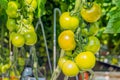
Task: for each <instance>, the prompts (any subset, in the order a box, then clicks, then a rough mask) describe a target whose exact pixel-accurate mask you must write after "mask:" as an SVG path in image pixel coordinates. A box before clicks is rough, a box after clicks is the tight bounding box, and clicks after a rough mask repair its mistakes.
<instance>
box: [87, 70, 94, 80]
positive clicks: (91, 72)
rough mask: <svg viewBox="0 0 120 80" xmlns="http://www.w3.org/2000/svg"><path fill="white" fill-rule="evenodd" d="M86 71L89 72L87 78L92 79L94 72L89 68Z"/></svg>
mask: <svg viewBox="0 0 120 80" xmlns="http://www.w3.org/2000/svg"><path fill="white" fill-rule="evenodd" d="M88 72H89V73H90V78H89V80H92V79H93V76H94V72H93V70H89V71H88Z"/></svg>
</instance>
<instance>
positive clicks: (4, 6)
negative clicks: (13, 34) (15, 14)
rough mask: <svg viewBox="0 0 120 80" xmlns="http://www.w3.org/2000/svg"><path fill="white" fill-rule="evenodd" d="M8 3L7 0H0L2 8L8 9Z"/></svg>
mask: <svg viewBox="0 0 120 80" xmlns="http://www.w3.org/2000/svg"><path fill="white" fill-rule="evenodd" d="M7 3H8V1H7V0H0V6H1V8H3V9H6V8H7Z"/></svg>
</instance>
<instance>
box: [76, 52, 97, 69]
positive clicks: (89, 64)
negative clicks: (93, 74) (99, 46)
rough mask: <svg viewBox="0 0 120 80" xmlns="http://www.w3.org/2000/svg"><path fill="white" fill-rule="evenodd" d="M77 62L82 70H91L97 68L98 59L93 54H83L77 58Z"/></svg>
mask: <svg viewBox="0 0 120 80" xmlns="http://www.w3.org/2000/svg"><path fill="white" fill-rule="evenodd" d="M75 62H76V64H77V65H78V67H79V68H80V69H81V70H90V69H92V68H93V67H94V66H95V63H96V58H95V55H94V54H93V53H92V52H89V51H86V52H81V53H79V54H78V55H77V56H76V57H75Z"/></svg>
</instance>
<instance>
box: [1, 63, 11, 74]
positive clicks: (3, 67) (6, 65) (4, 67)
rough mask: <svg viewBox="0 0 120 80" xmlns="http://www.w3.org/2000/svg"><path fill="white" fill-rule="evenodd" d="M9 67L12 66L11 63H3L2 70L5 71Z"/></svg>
mask: <svg viewBox="0 0 120 80" xmlns="http://www.w3.org/2000/svg"><path fill="white" fill-rule="evenodd" d="M9 68H10V64H5V65H2V67H1V72H2V73H5V72H6V71H7V70H8V69H9Z"/></svg>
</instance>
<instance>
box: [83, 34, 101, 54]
mask: <svg viewBox="0 0 120 80" xmlns="http://www.w3.org/2000/svg"><path fill="white" fill-rule="evenodd" d="M84 49H85V51H91V52H93V53H96V52H98V51H99V49H100V41H99V39H98V38H97V37H95V36H90V37H88V43H87V44H86V45H85V47H84Z"/></svg>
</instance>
